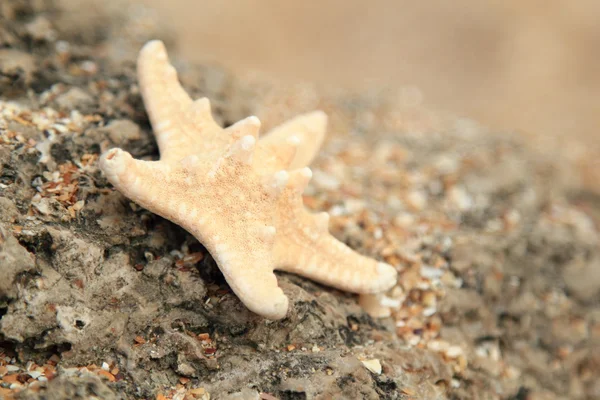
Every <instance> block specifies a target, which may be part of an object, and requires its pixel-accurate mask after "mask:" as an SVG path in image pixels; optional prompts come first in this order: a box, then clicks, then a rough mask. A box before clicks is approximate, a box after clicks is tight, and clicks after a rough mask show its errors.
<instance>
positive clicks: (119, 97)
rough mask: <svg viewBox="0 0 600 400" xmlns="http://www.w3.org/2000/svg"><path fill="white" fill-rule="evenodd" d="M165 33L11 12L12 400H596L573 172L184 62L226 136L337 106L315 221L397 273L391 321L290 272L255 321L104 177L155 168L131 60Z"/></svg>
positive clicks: (0, 253)
mask: <svg viewBox="0 0 600 400" xmlns="http://www.w3.org/2000/svg"><path fill="white" fill-rule="evenodd" d="M156 26H159V25H158V24H157V23H156V21H152V20H151V19H150V16H149V14H147V13H143V14H141V15H135V14H133V15H129V16H125V15H123V14H120V13H113V12H110V11H106V14H105V15H104V14H103V15H97V14H94V15H93V18H92V16H90V15H87V16H86V14H85V12H84V11H81V10H74V9H73V10H64V9H59V8H56V6H55V5H54V3H53V2H51V1H34V0H30V1H29V0H6V1H4V2H3V3H2V5H0V47H2V48H5V49H7V50H4V53H0V88H2V89H4V90H1V91H0V93H2V95H0V268H1V271H2V281H0V317H1V319H0V353H2V354H1V357H0V379H1V381H0V396H2V395H3V396H5V397H8V396H13V395H16V396H17V397H19V398H23V399H42V398H47V399H77V398H94V396H95V397H96V398H103V399H111V398H114V399H117V398H165V397H166V398H177V399H184V398H186V399H207V398H209V395H210V396H211V398H217V399H218V398H223V399H226V398H230V399H238V398H239V399H246V398H247V399H254V398H263V399H265V398H266V399H269V398H278V399H298V398H307V399H313V398H352V399H355V398H356V399H357V398H365V399H378V398H385V399H408V398H424V399H434V398H454V399H459V398H464V399H467V398H497V399H509V398H514V399H524V398H528V399H558V398H571V399H592V398H598V397H600V385H599V384H598V383H597V379H596V377H597V371H598V370H599V369H600V350H599V349H600V346H599V342H600V304H599V303H600V298H599V296H600V281H599V280H598V260H599V257H600V250H599V246H598V241H599V236H598V226H599V219H598V216H599V215H600V199H599V198H598V197H597V196H596V195H594V194H593V193H591V192H589V191H587V190H586V189H585V188H582V187H578V186H576V185H575V184H574V183H573V182H571V180H570V179H569V177H570V175H569V171H570V170H569V168H570V167H569V165H567V164H565V163H563V162H561V159H560V155H554V154H551V155H548V154H544V152H543V151H540V149H531V148H530V147H529V146H528V145H527V143H522V142H521V141H520V140H519V138H516V137H513V136H511V135H508V134H496V133H492V132H487V131H486V130H485V129H483V128H481V127H479V126H477V124H475V123H474V122H472V121H468V120H464V119H456V118H451V117H447V116H442V115H441V114H436V113H433V112H431V111H428V110H426V109H425V108H423V107H422V106H420V105H410V106H406V105H404V106H402V104H405V103H406V102H402V99H398V98H396V97H394V96H393V95H390V94H389V93H384V92H381V93H379V92H374V93H368V94H360V95H356V94H349V93H339V92H325V91H318V90H315V89H314V88H311V87H309V86H301V87H282V86H280V85H278V84H277V83H276V82H268V81H261V80H258V79H257V80H256V81H244V82H241V81H237V80H236V79H234V77H232V76H230V75H229V74H228V73H226V72H224V71H221V70H218V69H215V68H208V67H201V66H200V67H191V66H188V65H184V64H179V65H178V66H179V68H180V70H181V71H182V73H181V78H182V81H183V84H184V86H185V87H186V88H187V89H188V90H189V91H190V92H191V93H192V94H193V95H194V96H200V95H203V96H207V97H209V98H211V99H213V100H214V101H213V104H214V107H213V108H214V109H213V112H214V114H215V118H216V119H217V120H218V121H219V122H220V123H222V124H224V125H229V124H231V123H233V122H235V121H237V120H239V119H241V118H243V117H246V116H247V115H252V114H255V115H258V116H259V117H260V118H261V120H263V123H264V126H265V130H266V129H268V128H269V127H270V126H274V125H276V124H278V123H280V122H281V121H283V120H285V119H287V118H289V117H291V116H293V115H295V114H299V113H301V112H305V111H310V110H312V109H316V108H320V109H323V110H325V111H326V112H327V113H328V114H329V115H330V116H331V128H330V132H331V133H330V136H329V138H328V141H327V143H326V144H325V146H324V149H323V152H322V154H321V155H320V156H319V158H318V159H317V160H316V162H315V164H314V166H313V167H314V170H315V179H314V180H313V182H312V183H311V186H310V187H309V189H308V190H307V192H306V195H305V203H306V204H307V206H308V207H309V208H312V209H315V210H317V209H318V210H327V211H329V212H330V213H331V214H332V221H331V226H330V228H331V230H332V232H333V233H334V234H335V235H336V236H337V237H339V238H340V239H341V240H344V241H345V242H346V243H348V244H349V245H350V246H352V247H354V248H357V249H358V250H359V251H361V252H363V253H365V254H368V255H370V256H373V257H376V258H384V259H385V260H386V261H387V262H390V263H392V264H393V265H396V266H398V268H399V269H400V270H401V275H400V284H399V286H398V287H396V288H395V289H394V290H392V291H391V292H390V293H388V294H386V298H385V301H386V302H387V304H388V305H390V306H391V307H392V311H391V317H389V318H385V319H381V320H374V319H372V318H371V317H369V316H368V315H367V314H365V312H364V311H363V310H362V309H361V308H360V307H359V306H358V304H357V301H356V298H355V297H354V296H351V295H348V294H345V293H341V292H338V291H335V290H332V289H329V288H325V287H321V286H319V285H317V284H315V283H312V282H309V281H306V280H304V279H301V278H299V277H295V276H292V275H284V274H280V275H279V281H280V285H281V286H282V288H283V290H284V291H285V292H286V294H287V295H288V296H289V298H290V300H291V309H290V313H289V315H288V317H287V318H285V319H283V320H281V321H276V322H269V321H265V320H263V319H261V318H259V317H257V316H256V315H253V314H252V313H250V312H248V311H247V310H246V309H245V308H244V307H243V305H242V304H241V303H240V302H239V301H238V300H237V298H236V297H235V296H234V295H233V294H232V293H231V291H230V290H229V289H228V287H227V285H226V283H225V281H224V279H223V277H222V275H221V274H220V272H219V270H218V268H216V266H215V264H214V261H213V260H212V258H211V257H210V254H208V253H207V251H206V250H205V249H204V248H203V247H202V245H201V244H200V243H198V242H197V241H196V240H195V239H194V238H193V237H192V236H191V235H189V234H187V233H186V232H185V231H183V230H182V229H181V228H179V227H177V226H175V225H173V224H171V223H170V222H168V221H165V220H163V219H161V218H159V217H157V216H156V215H153V214H151V213H149V212H147V211H146V210H144V209H142V208H140V207H139V206H136V205H135V204H132V203H130V202H129V201H128V200H127V199H126V198H124V197H123V196H121V195H120V194H119V193H118V192H115V191H114V190H113V189H112V188H111V187H110V185H109V184H108V183H107V181H106V180H105V178H104V177H103V176H102V175H101V173H100V171H99V169H98V166H97V163H96V161H97V158H98V155H99V154H100V153H101V152H103V151H105V150H106V149H107V148H110V147H113V146H119V147H124V148H126V149H127V150H128V151H130V152H131V153H132V154H133V155H134V156H135V157H138V158H147V159H153V158H156V157H157V147H156V143H155V142H154V138H153V136H152V133H151V131H150V129H149V124H148V121H147V117H146V115H145V112H144V108H143V105H142V102H141V98H140V95H139V90H138V87H137V83H136V82H137V81H136V77H135V71H134V62H133V61H134V60H135V57H136V55H137V51H138V50H139V48H140V47H141V45H142V43H143V42H145V41H146V40H148V39H150V38H155V37H160V38H162V39H163V40H164V39H165V34H164V32H163V33H161V32H158V31H156V28H155V27H156ZM167 46H169V41H168V37H167ZM8 51H10V52H11V54H18V56H14V57H12V56H11V57H10V61H11V62H10V63H9V64H6V63H5V62H3V61H2V60H4V59H5V58H6V57H4V58H3V56H2V54H9V53H7V52H8ZM7 89H10V90H7ZM365 365H367V366H371V368H367V367H366V366H365ZM375 367H377V368H375ZM379 368H381V372H380V373H378V372H379ZM161 396H163V397H161ZM269 396H271V397H269Z"/></svg>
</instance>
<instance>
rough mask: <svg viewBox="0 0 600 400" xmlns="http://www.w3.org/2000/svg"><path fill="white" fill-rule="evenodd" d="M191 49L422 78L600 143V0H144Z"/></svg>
mask: <svg viewBox="0 0 600 400" xmlns="http://www.w3.org/2000/svg"><path fill="white" fill-rule="evenodd" d="M140 1H141V2H142V3H144V4H147V5H151V6H152V7H153V8H155V9H156V10H157V11H158V12H159V13H160V14H161V18H164V20H165V22H166V23H167V24H168V25H170V26H171V27H172V28H174V29H175V30H176V32H177V35H178V36H179V37H178V42H179V43H180V50H181V51H182V53H183V55H184V56H185V57H187V58H188V59H192V60H197V61H206V60H209V61H213V62H216V63H218V64H221V65H224V66H226V67H227V68H229V69H231V70H233V71H234V72H236V73H247V72H249V71H261V72H264V73H265V74H268V75H269V76H271V77H275V78H278V79H282V80H285V81H297V80H300V81H313V82H317V83H319V84H331V85H340V86H346V87H351V88H356V89H358V90H365V89H367V88H369V89H373V88H380V87H397V88H398V87H399V88H408V89H409V90H413V89H414V88H418V90H419V91H420V94H421V95H422V98H423V99H424V102H425V103H426V104H429V105H431V106H433V107H439V108H441V109H444V110H449V111H452V112H454V113H456V114H459V115H465V116H469V117H473V118H476V119H478V120H480V121H482V122H483V123H485V124H487V125H489V126H491V127H494V128H499V129H509V130H513V129H516V130H520V131H523V132H526V133H533V134H536V133H540V132H544V135H546V134H548V135H553V136H554V137H555V138H556V140H560V141H564V142H566V143H568V142H570V141H571V140H573V139H583V140H584V141H585V142H586V144H588V145H592V146H596V147H600V135H599V134H598V127H599V126H600V101H599V99H598V94H599V93H600V73H599V72H600V24H598V23H597V21H599V20H600V2H598V1H595V0H579V1H576V2H564V1H557V0H550V1H527V2H521V1H515V0H509V1H497V0H486V1H479V0H457V1H452V2H448V1H443V0H432V1H428V2H424V3H416V2H413V1H408V0H383V1H374V2H369V4H368V5H367V4H366V3H365V2H363V1H357V0H325V1H319V2H316V1H308V2H299V1H296V2H282V1H276V0H264V1H260V2H259V1H250V0H238V1H236V2H235V6H233V3H232V2H224V1H216V0H202V1H198V0H172V1H169V2H165V1H162V0H140Z"/></svg>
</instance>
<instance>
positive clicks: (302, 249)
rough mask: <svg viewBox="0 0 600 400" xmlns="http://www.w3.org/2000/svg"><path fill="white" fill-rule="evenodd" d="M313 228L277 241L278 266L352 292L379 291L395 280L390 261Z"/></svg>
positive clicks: (275, 252) (391, 284)
mask: <svg viewBox="0 0 600 400" xmlns="http://www.w3.org/2000/svg"><path fill="white" fill-rule="evenodd" d="M307 230H308V229H307ZM309 232H310V231H309ZM313 232H315V233H308V234H304V235H296V236H295V237H286V238H282V239H281V240H280V241H279V242H278V244H277V245H276V246H275V251H274V258H275V265H277V269H279V270H282V271H287V272H292V273H295V274H298V275H301V276H305V277H307V278H309V279H312V280H314V281H316V282H320V283H322V284H324V285H327V286H332V287H335V288H337V289H341V290H345V291H347V292H352V293H378V292H382V291H386V290H388V289H390V288H391V287H393V286H394V285H395V284H396V279H397V272H396V269H395V268H394V267H392V266H391V265H389V264H386V263H383V262H378V261H376V260H374V259H372V258H368V257H364V256H362V255H360V254H358V253H357V252H355V251H354V250H352V249H350V248H349V247H348V246H346V245H345V244H343V243H342V242H340V241H338V240H337V239H335V238H334V237H333V236H331V235H330V234H329V233H323V232H320V233H316V232H317V231H316V230H315V231H313ZM311 236H312V237H314V239H313V238H311Z"/></svg>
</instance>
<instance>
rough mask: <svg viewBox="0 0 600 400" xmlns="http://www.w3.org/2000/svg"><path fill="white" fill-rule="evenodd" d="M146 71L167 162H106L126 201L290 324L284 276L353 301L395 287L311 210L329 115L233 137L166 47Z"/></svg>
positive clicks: (123, 158) (153, 48)
mask: <svg viewBox="0 0 600 400" xmlns="http://www.w3.org/2000/svg"><path fill="white" fill-rule="evenodd" d="M137 71H138V79H139V84H140V91H141V94H142V97H143V100H144V104H145V106H146V110H147V113H148V116H149V118H150V122H151V123H152V128H153V131H154V134H155V136H156V140H157V142H158V147H159V151H160V160H159V161H142V160H136V159H134V158H133V157H132V156H131V155H130V154H129V153H127V152H125V151H123V150H121V149H118V148H115V149H110V150H108V151H107V152H106V153H104V154H103V155H102V157H101V159H100V168H101V169H102V171H103V172H104V174H105V175H106V177H107V178H108V180H109V181H110V182H111V183H112V185H113V186H114V187H115V188H116V189H118V190H119V191H120V192H121V193H123V194H124V195H125V196H127V197H128V198H130V199H131V200H133V201H135V202H136V203H138V204H139V205H141V206H142V207H144V208H146V209H148V210H150V211H152V212H154V213H156V214H158V215H160V216H162V217H164V218H166V219H168V220H170V221H172V222H174V223H176V224H178V225H180V226H182V227H183V228H184V229H186V230H187V231H188V232H190V233H191V234H192V235H194V236H195V237H196V238H197V239H198V240H199V241H200V242H201V243H202V244H203V245H204V246H205V247H206V249H207V250H208V251H209V252H210V253H211V255H212V256H213V258H214V259H215V261H216V263H217V265H218V267H219V269H220V270H221V271H222V273H223V275H224V277H225V279H226V281H227V283H228V284H229V286H230V287H231V289H232V290H233V292H234V293H235V294H236V295H237V296H238V297H239V299H240V300H241V301H242V303H244V304H245V305H246V307H247V308H248V309H250V310H251V311H253V312H255V313H257V314H259V315H261V316H263V317H265V318H268V319H280V318H283V317H285V315H286V313H287V310H288V298H287V297H286V296H285V294H284V293H283V291H282V290H281V288H279V286H278V284H277V278H276V276H275V274H274V272H273V271H274V270H275V269H277V270H282V271H288V272H292V273H296V274H298V275H302V276H305V277H308V278H310V279H313V280H315V281H317V282H320V283H322V284H325V285H329V286H332V287H335V288H338V289H341V290H345V291H349V292H353V293H378V292H382V291H385V290H387V289H389V288H390V287H392V286H394V285H395V283H396V278H397V272H396V269H395V268H394V267H392V266H391V265H389V264H386V263H383V262H378V261H376V260H374V259H371V258H368V257H364V256H362V255H360V254H358V253H356V252H354V251H353V250H352V249H350V248H349V247H348V246H346V245H345V244H343V243H341V242H340V241H338V240H337V239H335V238H334V237H333V236H332V235H331V234H330V233H329V231H328V221H329V215H328V214H327V213H326V212H322V213H318V214H313V213H311V212H309V211H307V210H306V209H305V207H304V204H303V201H302V193H303V191H304V188H305V187H306V185H307V184H308V182H309V180H310V179H311V176H312V172H311V170H310V169H309V168H308V167H306V165H308V164H309V163H310V162H311V160H312V159H313V158H314V156H315V154H316V153H317V151H318V149H319V147H320V146H321V143H322V141H323V137H324V135H325V129H326V124H327V117H326V115H325V114H324V113H323V112H320V111H315V112H312V113H308V114H305V115H301V116H298V117H296V118H294V119H291V120H289V121H287V122H286V123H284V124H283V125H280V126H279V127H276V128H275V129H273V130H272V131H270V132H268V133H267V134H266V135H264V136H263V137H261V138H260V139H258V133H259V128H260V121H259V119H258V118H257V117H254V116H251V117H248V118H245V119H243V120H241V121H239V122H237V123H235V124H234V125H232V126H230V127H228V128H226V129H223V128H221V127H220V126H219V125H218V124H217V123H216V122H215V121H214V120H213V118H212V115H211V110H210V102H209V100H208V99H206V98H201V99H198V100H195V101H193V100H192V99H191V98H190V97H189V96H188V95H187V93H186V92H185V91H184V89H183V88H182V87H181V85H180V83H179V80H178V78H177V72H176V71H175V68H173V66H171V65H170V63H169V59H168V56H167V53H166V50H165V47H164V45H163V44H162V42H160V41H151V42H148V43H147V44H146V45H145V46H144V47H143V48H142V50H141V52H140V55H139V58H138V64H137Z"/></svg>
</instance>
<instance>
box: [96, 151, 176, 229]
mask: <svg viewBox="0 0 600 400" xmlns="http://www.w3.org/2000/svg"><path fill="white" fill-rule="evenodd" d="M100 168H101V169H102V171H103V172H104V174H105V175H106V177H107V178H108V181H109V182H110V183H112V185H113V186H114V187H115V188H116V189H118V190H119V192H121V193H123V194H124V195H125V196H127V197H128V198H130V199H131V200H133V201H135V202H136V203H138V204H140V205H141V206H142V207H144V208H147V209H149V210H150V211H152V212H156V213H157V214H160V215H163V216H164V214H165V213H164V212H160V208H161V207H160V201H161V197H162V196H160V195H159V193H158V192H157V190H161V188H164V187H165V182H168V180H169V177H168V173H169V171H170V168H169V166H167V165H163V164H162V163H161V162H160V161H142V160H136V159H134V158H133V157H132V156H131V154H129V153H128V152H126V151H123V150H121V149H111V150H109V151H107V152H106V153H105V154H103V155H102V157H101V158H100ZM167 218H168V217H167Z"/></svg>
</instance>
